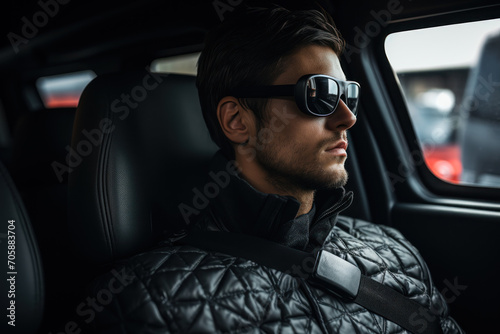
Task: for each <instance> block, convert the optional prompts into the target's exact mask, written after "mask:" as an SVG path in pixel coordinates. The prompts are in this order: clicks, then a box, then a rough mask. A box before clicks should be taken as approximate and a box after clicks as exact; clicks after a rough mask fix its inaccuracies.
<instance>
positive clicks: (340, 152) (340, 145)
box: [325, 140, 347, 156]
mask: <svg viewBox="0 0 500 334" xmlns="http://www.w3.org/2000/svg"><path fill="white" fill-rule="evenodd" d="M346 150H347V142H346V141H344V140H341V141H338V142H336V143H335V144H333V145H330V146H328V147H327V148H326V150H325V151H326V152H327V153H328V154H332V155H337V156H347V152H346Z"/></svg>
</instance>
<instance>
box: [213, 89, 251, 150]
mask: <svg viewBox="0 0 500 334" xmlns="http://www.w3.org/2000/svg"><path fill="white" fill-rule="evenodd" d="M249 117H250V113H249V111H248V110H247V109H245V108H243V107H242V106H241V104H240V102H239V101H238V99H237V98H235V97H232V96H226V97H224V98H223V99H222V100H220V101H219V104H218V105H217V118H218V120H219V124H220V126H221V128H222V131H224V134H225V135H226V137H227V138H228V139H229V140H230V141H231V142H233V143H235V144H242V143H245V142H247V140H248V138H249V137H250V128H249V125H250V120H249Z"/></svg>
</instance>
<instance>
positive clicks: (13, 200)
mask: <svg viewBox="0 0 500 334" xmlns="http://www.w3.org/2000/svg"><path fill="white" fill-rule="evenodd" d="M0 212H1V213H2V220H3V221H2V229H1V232H0V251H1V252H2V254H3V257H4V259H5V262H4V263H5V266H4V269H3V270H4V273H3V275H2V276H3V279H2V280H1V282H0V288H1V289H2V290H1V291H2V298H1V299H0V300H1V301H2V304H1V307H2V310H3V311H4V312H6V313H7V314H6V315H7V317H5V316H4V317H3V319H2V322H1V324H0V332H1V333H37V330H38V328H39V326H40V323H41V321H42V316H43V309H44V281H43V271H42V262H41V258H40V254H39V250H38V246H37V243H36V240H35V236H34V233H33V230H32V228H31V224H30V221H29V218H28V215H27V213H26V210H25V208H24V205H23V203H22V201H21V198H20V196H19V194H18V193H17V190H16V188H15V186H14V183H13V182H12V180H11V178H10V176H9V175H8V173H7V170H6V169H5V167H4V166H3V165H2V164H1V163H0ZM7 261H9V262H7ZM4 314H5V313H4Z"/></svg>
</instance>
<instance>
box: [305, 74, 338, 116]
mask: <svg viewBox="0 0 500 334" xmlns="http://www.w3.org/2000/svg"><path fill="white" fill-rule="evenodd" d="M338 99H339V86H338V84H337V82H335V80H333V79H330V78H326V77H312V78H310V79H309V80H308V81H307V92H306V101H307V107H308V109H309V110H310V111H312V112H313V113H314V114H316V115H320V116H323V115H324V116H326V115H330V114H331V113H333V111H334V110H335V107H336V106H337V101H338Z"/></svg>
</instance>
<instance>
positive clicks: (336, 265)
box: [310, 250, 361, 300]
mask: <svg viewBox="0 0 500 334" xmlns="http://www.w3.org/2000/svg"><path fill="white" fill-rule="evenodd" d="M310 281H311V283H313V284H314V285H317V286H320V287H323V288H325V289H327V290H328V291H330V292H332V293H334V294H336V295H338V296H340V297H343V298H347V299H350V300H353V299H354V298H356V296H357V295H358V291H359V284H360V281H361V270H359V268H358V267H356V266H355V265H353V264H351V263H349V262H347V261H346V260H343V259H341V258H340V257H338V256H336V255H333V254H332V253H330V252H327V251H325V250H321V251H319V252H318V253H317V255H316V262H315V264H314V270H313V272H312V274H311V276H310Z"/></svg>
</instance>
